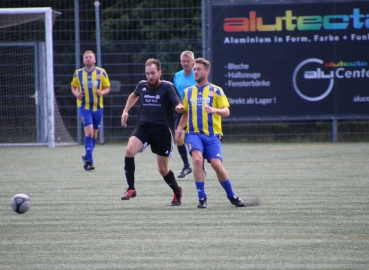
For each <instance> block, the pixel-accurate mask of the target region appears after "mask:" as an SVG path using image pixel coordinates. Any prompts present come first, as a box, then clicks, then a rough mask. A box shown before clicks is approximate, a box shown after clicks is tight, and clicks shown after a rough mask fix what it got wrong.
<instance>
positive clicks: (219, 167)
mask: <svg viewBox="0 0 369 270" xmlns="http://www.w3.org/2000/svg"><path fill="white" fill-rule="evenodd" d="M211 167H212V168H213V170H214V171H216V172H222V171H223V170H224V168H223V165H222V163H221V162H211Z"/></svg>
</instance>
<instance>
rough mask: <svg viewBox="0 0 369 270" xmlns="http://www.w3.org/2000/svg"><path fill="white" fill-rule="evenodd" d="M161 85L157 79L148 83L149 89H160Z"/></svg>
mask: <svg viewBox="0 0 369 270" xmlns="http://www.w3.org/2000/svg"><path fill="white" fill-rule="evenodd" d="M159 84H160V80H159V79H157V80H155V81H149V80H148V81H147V87H149V89H156V88H158V86H159Z"/></svg>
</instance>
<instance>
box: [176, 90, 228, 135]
mask: <svg viewBox="0 0 369 270" xmlns="http://www.w3.org/2000/svg"><path fill="white" fill-rule="evenodd" d="M205 105H209V106H211V107H213V108H216V109H220V108H223V107H229V102H228V99H227V97H226V95H225V94H224V92H223V89H222V88H220V87H219V86H216V85H214V84H211V83H209V84H207V85H205V86H202V87H199V86H197V85H194V86H191V87H188V88H186V89H185V90H184V97H183V106H184V108H185V111H186V112H187V113H188V119H187V129H186V131H187V132H188V133H204V134H205V135H208V136H214V135H220V136H222V135H223V133H222V117H221V116H220V115H218V114H209V113H207V112H206V111H205Z"/></svg>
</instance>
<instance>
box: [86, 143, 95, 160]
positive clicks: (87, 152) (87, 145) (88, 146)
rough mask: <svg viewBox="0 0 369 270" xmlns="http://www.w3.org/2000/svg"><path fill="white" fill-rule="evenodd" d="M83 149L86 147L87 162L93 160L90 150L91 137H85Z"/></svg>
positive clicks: (91, 147)
mask: <svg viewBox="0 0 369 270" xmlns="http://www.w3.org/2000/svg"><path fill="white" fill-rule="evenodd" d="M85 149H86V159H87V161H89V162H93V161H94V160H93V158H92V150H93V139H92V138H91V137H85Z"/></svg>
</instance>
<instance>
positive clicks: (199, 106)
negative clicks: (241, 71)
mask: <svg viewBox="0 0 369 270" xmlns="http://www.w3.org/2000/svg"><path fill="white" fill-rule="evenodd" d="M193 70H194V75H195V80H196V85H194V86H191V87H188V88H186V89H185V90H184V97H183V101H182V102H183V106H184V113H183V115H182V118H181V121H180V123H179V125H178V128H177V132H178V134H179V136H182V129H183V128H184V127H185V126H187V128H186V132H187V134H186V143H187V146H188V149H189V152H190V154H191V157H192V161H193V164H194V168H193V175H194V178H195V184H196V189H197V195H198V198H199V204H198V205H197V207H198V208H206V206H207V195H206V192H205V182H204V174H203V160H204V159H206V160H207V161H208V162H210V164H211V166H212V168H213V169H214V171H215V172H216V175H217V177H218V181H219V182H220V184H221V185H222V187H223V188H224V190H225V191H226V194H227V197H228V199H229V200H230V202H231V203H232V204H233V205H235V206H237V207H243V206H245V203H244V202H243V201H242V200H241V199H240V198H239V197H238V196H236V195H235V193H234V191H233V188H232V184H231V180H230V179H229V177H228V173H227V171H226V170H225V169H224V167H223V165H222V158H223V157H222V148H221V142H220V140H221V138H222V136H223V133H222V117H228V116H229V115H230V112H229V107H230V105H229V102H228V99H227V97H226V95H225V94H224V92H223V89H222V88H220V87H219V86H216V85H214V84H211V83H209V81H208V76H209V74H210V62H209V61H208V60H206V59H204V58H197V59H195V64H194V67H193Z"/></svg>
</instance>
